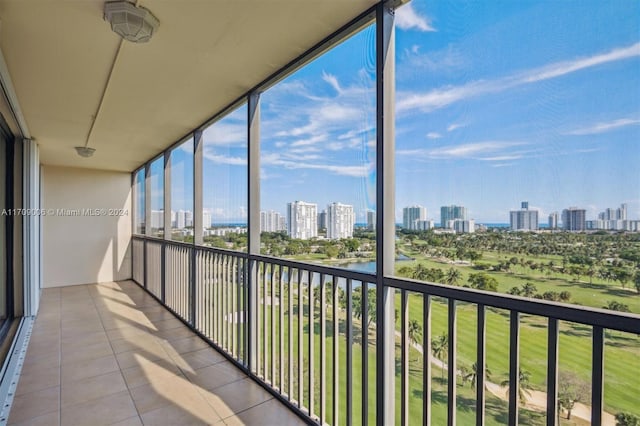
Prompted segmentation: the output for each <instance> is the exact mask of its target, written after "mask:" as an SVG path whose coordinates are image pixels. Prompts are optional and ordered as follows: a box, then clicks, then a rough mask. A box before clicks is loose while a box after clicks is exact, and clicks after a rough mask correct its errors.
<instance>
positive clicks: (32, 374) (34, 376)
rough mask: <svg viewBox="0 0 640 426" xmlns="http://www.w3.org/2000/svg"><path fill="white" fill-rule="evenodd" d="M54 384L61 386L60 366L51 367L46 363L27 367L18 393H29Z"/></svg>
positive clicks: (21, 377)
mask: <svg viewBox="0 0 640 426" xmlns="http://www.w3.org/2000/svg"><path fill="white" fill-rule="evenodd" d="M52 386H60V367H54V368H50V367H47V366H46V365H45V366H39V367H37V368H35V367H31V368H25V369H23V370H22V373H21V375H20V381H19V382H18V388H17V389H16V395H24V394H28V393H31V392H35V391H39V390H42V389H47V388H50V387H52Z"/></svg>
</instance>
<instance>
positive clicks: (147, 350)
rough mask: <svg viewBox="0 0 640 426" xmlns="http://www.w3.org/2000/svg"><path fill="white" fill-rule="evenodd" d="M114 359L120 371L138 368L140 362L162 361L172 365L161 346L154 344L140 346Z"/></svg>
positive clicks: (117, 355)
mask: <svg viewBox="0 0 640 426" xmlns="http://www.w3.org/2000/svg"><path fill="white" fill-rule="evenodd" d="M116 358H117V359H118V365H119V366H120V368H121V369H126V368H131V367H136V366H139V365H140V362H141V360H147V361H156V360H164V361H167V362H168V363H173V360H172V359H171V357H170V356H169V354H167V352H166V351H165V349H164V348H163V347H162V345H161V344H160V343H155V342H153V343H147V344H144V345H140V347H138V348H137V349H135V350H132V351H128V352H121V353H119V354H116Z"/></svg>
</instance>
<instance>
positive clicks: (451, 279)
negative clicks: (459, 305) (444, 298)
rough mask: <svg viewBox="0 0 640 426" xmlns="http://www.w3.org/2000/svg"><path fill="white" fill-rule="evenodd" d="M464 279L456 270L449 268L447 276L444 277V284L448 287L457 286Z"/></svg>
mask: <svg viewBox="0 0 640 426" xmlns="http://www.w3.org/2000/svg"><path fill="white" fill-rule="evenodd" d="M461 279H462V274H461V273H460V271H459V270H457V269H456V268H453V267H452V268H449V270H448V271H447V274H446V275H445V277H444V283H445V284H448V285H457V284H458V282H459V281H460V280H461Z"/></svg>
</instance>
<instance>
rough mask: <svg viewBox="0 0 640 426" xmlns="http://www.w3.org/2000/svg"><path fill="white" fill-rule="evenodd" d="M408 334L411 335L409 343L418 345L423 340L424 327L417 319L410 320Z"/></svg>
mask: <svg viewBox="0 0 640 426" xmlns="http://www.w3.org/2000/svg"><path fill="white" fill-rule="evenodd" d="M407 333H408V334H409V342H411V343H413V344H417V343H418V340H419V339H421V338H422V325H420V323H419V322H418V321H417V320H415V319H412V320H410V321H409V330H408V331H407Z"/></svg>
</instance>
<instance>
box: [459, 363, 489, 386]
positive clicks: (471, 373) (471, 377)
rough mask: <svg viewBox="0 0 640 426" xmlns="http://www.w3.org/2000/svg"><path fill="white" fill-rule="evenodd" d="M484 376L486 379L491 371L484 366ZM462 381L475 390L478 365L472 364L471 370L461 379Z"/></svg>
mask: <svg viewBox="0 0 640 426" xmlns="http://www.w3.org/2000/svg"><path fill="white" fill-rule="evenodd" d="M484 375H485V377H486V378H487V379H488V378H489V377H490V376H491V370H489V367H487V365H486V364H485V366H484ZM463 380H464V381H467V380H468V381H469V382H471V387H472V388H474V389H475V387H476V383H477V382H478V363H477V362H474V363H473V365H472V366H471V370H470V371H468V372H467V376H466V377H465V378H463Z"/></svg>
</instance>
